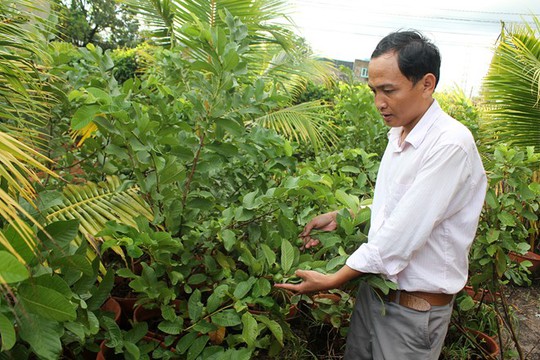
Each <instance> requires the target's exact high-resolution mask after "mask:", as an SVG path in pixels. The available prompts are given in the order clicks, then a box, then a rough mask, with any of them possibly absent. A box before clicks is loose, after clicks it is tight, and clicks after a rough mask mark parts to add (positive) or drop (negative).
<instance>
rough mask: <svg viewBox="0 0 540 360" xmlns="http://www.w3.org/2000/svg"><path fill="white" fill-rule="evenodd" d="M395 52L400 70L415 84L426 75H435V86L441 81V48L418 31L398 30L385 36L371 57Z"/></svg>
mask: <svg viewBox="0 0 540 360" xmlns="http://www.w3.org/2000/svg"><path fill="white" fill-rule="evenodd" d="M391 52H395V53H396V54H397V56H398V66H399V70H400V71H401V73H402V74H403V76H405V77H406V78H407V79H409V80H410V81H412V83H413V84H416V83H418V81H420V80H421V79H422V78H423V77H424V75H426V74H429V73H431V74H433V75H435V78H436V82H435V86H437V84H438V83H439V73H440V68H441V55H440V53H439V49H438V48H437V46H435V44H433V43H432V42H431V41H430V40H428V39H427V38H426V37H424V36H423V35H422V34H420V33H419V32H418V31H415V30H409V31H397V32H393V33H391V34H389V35H387V36H385V37H384V38H383V39H382V40H381V41H380V42H379V44H378V45H377V47H376V48H375V50H374V51H373V54H371V58H372V59H374V58H377V57H379V56H381V55H383V54H387V53H391Z"/></svg>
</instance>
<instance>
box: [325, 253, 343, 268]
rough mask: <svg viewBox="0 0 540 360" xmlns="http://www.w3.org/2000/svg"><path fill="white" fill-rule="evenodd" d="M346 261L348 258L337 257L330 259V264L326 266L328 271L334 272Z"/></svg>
mask: <svg viewBox="0 0 540 360" xmlns="http://www.w3.org/2000/svg"><path fill="white" fill-rule="evenodd" d="M346 260H347V256H336V257H334V258H332V259H330V261H328V264H327V265H326V271H332V270H334V269H335V268H337V267H338V266H340V265H343V264H345V261H346Z"/></svg>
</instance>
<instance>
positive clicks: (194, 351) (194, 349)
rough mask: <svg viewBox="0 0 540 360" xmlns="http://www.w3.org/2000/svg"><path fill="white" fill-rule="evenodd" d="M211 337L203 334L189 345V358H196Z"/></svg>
mask: <svg viewBox="0 0 540 360" xmlns="http://www.w3.org/2000/svg"><path fill="white" fill-rule="evenodd" d="M209 339H210V338H209V337H208V335H203V336H199V337H198V338H196V339H195V341H193V343H192V344H191V346H190V347H189V350H188V353H187V360H195V359H196V358H197V356H199V354H200V353H201V352H202V351H203V349H204V347H205V346H206V343H207V342H208V340H209Z"/></svg>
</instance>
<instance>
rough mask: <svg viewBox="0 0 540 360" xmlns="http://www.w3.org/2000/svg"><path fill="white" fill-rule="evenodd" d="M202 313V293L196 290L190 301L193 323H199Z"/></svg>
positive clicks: (190, 315) (189, 309) (189, 308)
mask: <svg viewBox="0 0 540 360" xmlns="http://www.w3.org/2000/svg"><path fill="white" fill-rule="evenodd" d="M202 311H203V304H202V303H201V291H200V290H199V289H195V291H193V294H191V296H190V297H189V300H188V313H189V318H190V319H191V320H193V321H198V320H199V319H200V318H201V315H202Z"/></svg>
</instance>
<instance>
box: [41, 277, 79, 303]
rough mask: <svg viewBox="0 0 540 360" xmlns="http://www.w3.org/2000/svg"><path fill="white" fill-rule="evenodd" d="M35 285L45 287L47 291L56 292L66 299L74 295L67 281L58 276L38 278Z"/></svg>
mask: <svg viewBox="0 0 540 360" xmlns="http://www.w3.org/2000/svg"><path fill="white" fill-rule="evenodd" d="M33 284H34V285H40V286H43V287H45V288H47V289H51V290H56V291H58V292H59V293H60V294H62V295H64V296H65V297H66V298H70V297H71V296H72V295H73V293H72V291H71V289H70V287H69V285H68V284H67V283H66V281H65V280H64V279H62V278H61V277H60V276H58V275H56V274H54V275H49V274H45V275H42V276H38V277H36V278H34V279H33Z"/></svg>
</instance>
